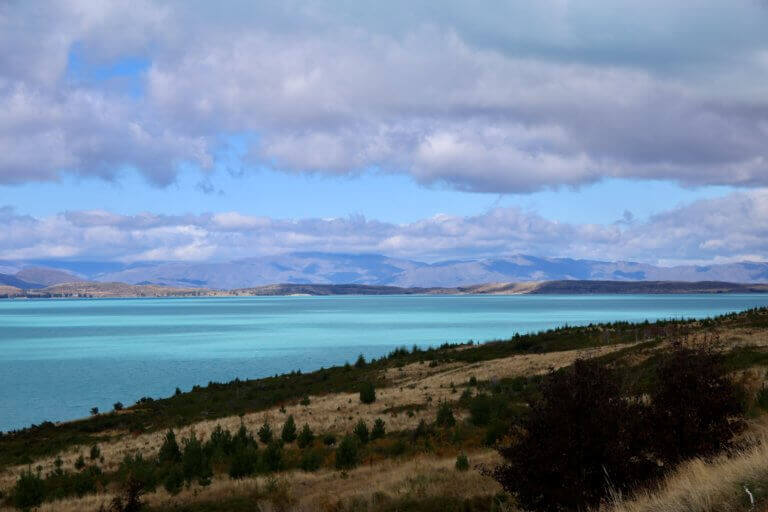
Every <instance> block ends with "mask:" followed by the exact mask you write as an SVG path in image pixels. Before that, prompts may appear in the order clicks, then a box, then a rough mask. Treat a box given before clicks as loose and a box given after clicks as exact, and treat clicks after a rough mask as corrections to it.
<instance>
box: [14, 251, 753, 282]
mask: <svg viewBox="0 0 768 512" xmlns="http://www.w3.org/2000/svg"><path fill="white" fill-rule="evenodd" d="M558 280H601V281H685V282H698V281H727V282H731V283H768V263H765V262H759V263H756V262H741V263H728V264H716V265H703V266H702V265H685V266H675V267H661V266H655V265H650V264H646V263H635V262H625V261H618V262H610V261H598V260H580V259H571V258H542V257H536V256H529V255H515V256H509V257H504V258H486V259H462V260H447V261H440V262H435V263H425V262H421V261H415V260H409V259H400V258H390V257H387V256H383V255H378V254H335V253H319V252H300V253H291V254H284V255H279V256H265V257H258V258H247V259H241V260H236V261H230V262H208V263H199V262H143V263H130V264H127V263H117V262H85V261H66V260H30V261H0V285H7V286H13V287H16V288H22V289H38V288H45V287H48V286H52V285H56V284H60V283H68V282H76V281H96V282H120V283H127V284H138V285H162V286H174V287H184V288H209V289H219V290H232V289H237V288H248V287H256V286H264V285H269V284H275V283H295V284H360V285H375V286H399V287H460V286H470V285H475V284H479V283H507V282H524V281H558Z"/></svg>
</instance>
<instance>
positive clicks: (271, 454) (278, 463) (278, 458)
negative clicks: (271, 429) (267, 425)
mask: <svg viewBox="0 0 768 512" xmlns="http://www.w3.org/2000/svg"><path fill="white" fill-rule="evenodd" d="M262 461H263V463H264V468H265V469H266V470H267V471H280V470H281V469H283V444H282V443H281V442H280V441H272V442H270V443H269V444H268V445H267V448H266V449H265V450H264V455H263V458H262Z"/></svg>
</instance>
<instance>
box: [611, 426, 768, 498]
mask: <svg viewBox="0 0 768 512" xmlns="http://www.w3.org/2000/svg"><path fill="white" fill-rule="evenodd" d="M749 435H750V436H751V437H753V438H755V437H758V439H756V440H754V443H755V444H753V446H752V447H751V448H747V449H744V450H743V451H741V452H739V453H737V454H735V455H733V456H731V457H720V458H718V459H716V460H713V461H709V462H707V461H703V460H701V459H694V460H692V461H689V462H687V463H685V464H683V465H682V466H681V467H680V468H678V469H677V470H675V471H674V472H672V474H670V475H669V476H668V477H667V478H666V479H665V480H664V481H663V482H662V483H661V485H660V486H659V487H658V488H657V489H652V490H648V491H643V492H640V493H638V494H637V495H636V496H632V497H629V498H627V499H626V500H621V499H616V500H615V501H614V503H613V504H611V505H610V506H608V507H604V508H603V509H602V510H603V512H737V511H746V510H768V508H766V507H765V506H764V505H763V506H762V508H752V507H751V505H750V501H749V496H748V494H747V491H746V490H745V487H746V489H749V492H751V493H752V494H753V496H754V497H755V498H756V499H759V498H762V499H763V500H764V499H765V498H766V497H767V496H768V428H767V427H766V425H765V421H764V420H763V421H761V422H760V423H759V424H758V425H755V426H753V429H752V431H751V433H750V434H749Z"/></svg>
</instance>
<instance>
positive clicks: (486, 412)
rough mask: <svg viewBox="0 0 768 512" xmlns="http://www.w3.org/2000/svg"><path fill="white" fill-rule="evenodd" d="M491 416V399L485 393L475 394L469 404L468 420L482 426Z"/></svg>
mask: <svg viewBox="0 0 768 512" xmlns="http://www.w3.org/2000/svg"><path fill="white" fill-rule="evenodd" d="M492 416H493V401H492V400H491V397H489V396H488V395H486V394H480V395H477V396H476V397H474V398H473V399H472V401H471V402H470V404H469V421H471V422H472V424H473V425H476V426H478V427H482V426H484V425H487V424H488V423H489V422H490V421H491V417H492Z"/></svg>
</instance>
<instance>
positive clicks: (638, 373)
mask: <svg viewBox="0 0 768 512" xmlns="http://www.w3.org/2000/svg"><path fill="white" fill-rule="evenodd" d="M672 342H675V343H685V344H696V343H707V344H710V345H715V346H717V347H718V350H719V351H720V352H722V353H723V354H724V355H725V360H724V362H725V365H726V366H727V371H728V372H729V374H730V375H731V376H732V378H733V379H734V380H736V381H738V382H739V385H740V386H742V387H743V388H744V389H745V390H746V391H745V399H744V401H745V402H744V403H745V408H746V411H747V412H746V414H747V415H748V416H749V418H750V419H749V422H750V425H751V426H750V430H749V435H751V436H753V437H754V436H757V435H758V433H759V432H760V428H761V426H762V424H763V419H762V418H763V410H764V408H765V407H768V394H764V393H763V392H762V389H763V387H762V386H763V381H764V378H765V373H766V367H768V310H765V309H759V310H752V311H747V312H744V313H739V314H732V315H725V316H722V317H719V318H717V319H714V320H706V321H693V320H691V321H664V322H656V323H641V324H632V323H623V322H622V323H614V324H601V325H592V326H587V327H570V328H562V329H556V330H550V331H546V332H542V333H538V334H531V335H524V336H515V337H513V338H511V339H508V340H499V341H495V342H490V343H485V344H482V345H469V344H466V345H446V346H443V347H440V348H435V349H429V350H419V349H418V348H410V349H408V348H403V349H399V350H396V351H394V352H393V353H391V354H390V355H389V356H388V357H386V358H382V359H380V360H376V361H364V360H360V361H357V362H354V361H353V362H350V364H347V365H344V366H340V367H334V368H329V369H323V370H319V371H316V372H312V373H306V374H302V373H298V372H294V373H292V374H287V375H281V376H275V377H270V378H266V379H258V380H250V381H238V380H236V381H233V382H229V383H209V384H208V385H207V386H200V387H196V388H195V389H193V391H191V392H188V393H181V392H179V393H178V394H175V395H174V396H171V397H169V398H166V399H162V400H151V399H143V400H141V401H140V402H139V403H137V404H135V405H133V406H130V407H125V408H122V409H121V410H119V411H113V412H109V413H106V414H99V415H95V416H93V417H91V418H88V419H85V420H81V421H76V422H69V423H63V424H51V423H46V424H43V425H38V426H34V427H32V428H29V429H25V430H22V431H19V432H13V433H8V434H6V435H3V436H2V437H0V489H2V492H3V495H4V496H5V498H4V500H5V506H7V507H11V506H12V504H13V497H14V496H15V495H16V494H17V491H18V486H17V482H18V480H19V478H20V477H21V475H23V474H24V472H25V471H28V470H31V471H32V473H33V475H36V474H39V475H40V478H41V481H42V482H43V483H42V484H41V485H42V486H43V489H44V490H43V491H42V492H43V494H44V496H45V500H46V501H45V503H44V504H43V508H42V509H43V510H64V511H66V510H94V511H95V510H97V509H98V508H99V506H100V505H101V504H105V505H106V506H108V505H109V503H110V500H111V499H112V497H113V496H115V495H120V494H123V493H124V488H125V485H126V483H127V482H129V481H130V480H131V479H132V478H139V479H143V480H144V485H145V490H146V494H145V495H144V496H143V498H142V501H143V502H144V503H145V504H146V506H147V507H149V509H150V510H188V511H204V510H210V511H213V510H235V511H237V510H254V507H255V506H256V504H260V505H259V506H261V509H262V510H269V509H274V510H292V509H297V510H438V509H440V510H503V509H507V510H516V508H515V505H514V499H513V497H511V496H509V495H507V494H505V493H503V492H502V490H501V487H500V486H499V485H498V484H497V483H496V482H495V481H494V480H493V479H492V478H490V477H489V476H487V475H485V474H484V473H483V471H481V469H482V466H483V465H484V466H485V467H486V468H489V467H493V466H494V465H496V464H498V463H499V460H500V459H499V455H498V454H497V453H496V451H495V450H494V448H493V447H494V446H495V445H497V444H498V443H504V442H505V439H507V436H508V435H509V431H508V427H509V425H510V424H514V423H515V422H517V421H518V420H519V419H520V418H524V417H525V416H526V415H527V414H528V410H529V409H528V406H527V405H526V404H528V403H529V402H531V401H535V400H536V399H537V397H539V396H540V393H541V384H542V379H544V378H545V377H544V376H545V375H547V374H548V373H549V372H550V371H552V370H556V369H558V368H566V367H569V365H571V364H572V363H573V362H574V361H575V360H577V359H580V358H581V359H583V358H587V359H592V360H599V361H602V362H604V363H605V364H608V365H610V366H611V367H612V368H614V369H616V370H617V371H620V372H621V373H622V374H623V375H625V376H626V377H627V379H628V380H629V381H631V382H633V383H634V384H633V385H635V386H636V388H637V389H639V390H651V389H653V386H654V385H655V384H654V379H655V378H656V377H655V372H656V369H657V367H658V364H659V361H660V360H661V358H663V355H664V354H665V353H666V351H667V350H668V348H669V346H670V344H671V343H672ZM366 385H371V386H373V388H374V390H375V401H373V402H371V403H365V402H364V401H362V400H361V398H362V397H361V388H362V387H363V386H366ZM764 395H766V396H765V397H764ZM289 417H290V418H291V419H292V422H293V423H294V424H295V425H296V431H297V434H298V433H300V432H301V430H302V429H303V427H304V425H307V427H308V429H309V430H311V431H312V433H313V435H314V438H313V439H312V440H311V441H309V442H308V444H303V443H301V442H300V441H299V440H297V439H294V438H293V437H292V436H291V435H290V432H289V435H288V436H287V437H285V439H284V441H283V442H282V443H275V442H274V441H273V442H271V443H270V442H265V440H264V439H260V437H259V431H260V430H261V429H262V427H263V426H264V425H265V424H269V425H270V427H271V430H272V431H273V437H275V438H279V437H280V436H281V433H282V430H283V428H284V426H285V425H286V423H291V421H289V419H288V418H289ZM377 420H379V421H380V422H383V427H384V428H383V433H382V432H381V431H379V432H378V434H376V435H375V437H376V438H375V439H370V438H371V437H372V436H373V430H374V425H376V424H377ZM361 422H362V423H363V424H364V425H365V429H362V430H367V431H368V435H367V438H368V439H367V440H366V442H362V434H361V427H359V424H360V423H361ZM168 429H173V431H174V433H175V437H176V440H177V444H178V446H179V447H180V448H179V450H180V452H183V454H184V455H183V457H184V460H183V461H180V462H179V463H178V464H179V466H178V468H181V469H178V471H179V472H180V473H179V474H174V471H177V469H176V468H177V466H176V465H175V464H176V463H175V462H172V461H170V462H169V460H170V459H169V460H166V461H165V462H163V459H162V457H161V456H160V455H158V454H162V453H164V452H163V448H162V447H163V446H164V445H165V444H167V443H166V438H165V436H166V432H167V430H168ZM289 430H290V429H289ZM347 436H348V437H349V438H350V439H352V440H354V443H352V442H351V441H350V443H352V444H354V445H355V449H354V452H355V453H354V454H353V456H352V462H350V463H349V464H347V465H344V464H342V465H339V460H340V459H343V458H344V457H345V456H346V455H344V454H345V453H346V452H344V448H343V447H346V446H347V444H345V443H346V441H345V437H347ZM237 439H239V441H237ZM190 443H191V444H190ZM195 443H198V444H195ZM300 444H301V446H300ZM198 445H199V449H198V450H199V452H195V451H194V450H193V449H192V448H188V447H189V446H193V447H194V446H198ZM94 446H96V447H97V448H96V451H97V452H98V453H97V454H96V456H94V457H91V455H92V452H93V450H94V448H93V447H94ZM760 446H761V445H759V444H755V443H745V444H743V445H741V447H740V449H741V450H742V451H740V452H738V453H737V454H736V455H737V456H736V458H733V457H731V458H727V457H726V458H723V459H722V460H721V459H715V460H710V461H708V462H692V463H690V464H691V465H687V466H686V465H684V466H681V468H680V469H679V470H678V472H677V473H674V474H672V475H671V476H670V477H669V479H668V480H667V481H665V483H662V484H659V485H660V487H659V491H658V492H655V491H654V492H651V491H643V492H644V493H646V494H642V495H639V496H638V497H637V498H636V499H634V500H631V501H623V502H620V503H616V504H614V505H611V506H614V507H615V508H616V510H617V511H618V510H626V511H630V510H632V511H635V510H638V511H639V510H684V508H677V509H673V508H669V509H665V508H663V506H661V505H659V503H662V504H664V503H667V504H668V502H665V501H664V500H673V499H675V500H677V499H682V498H680V496H681V493H683V494H684V492H683V491H682V490H681V489H683V488H684V487H685V485H684V484H681V483H680V482H685V481H686V478H689V479H690V478H693V476H691V475H694V476H696V478H699V480H698V483H697V485H699V486H700V487H701V488H702V489H704V491H702V492H709V490H708V489H709V488H710V487H711V488H712V489H711V492H712V493H714V494H716V495H717V496H723V497H722V498H717V500H721V501H716V500H715V501H713V500H714V498H712V499H710V500H709V501H708V500H707V499H704V498H702V500H700V501H702V503H703V505H701V506H699V508H692V509H693V510H747V508H738V507H742V506H743V505H744V503H743V498H744V497H745V496H746V494H744V491H743V489H741V488H740V486H741V485H742V484H743V482H747V481H748V480H749V479H751V480H749V481H748V482H747V485H749V488H750V490H751V492H752V493H753V495H754V496H757V499H758V501H759V502H760V503H762V501H760V500H763V499H765V494H766V492H765V491H763V490H762V489H763V487H761V486H762V485H763V483H762V482H764V480H760V479H763V478H764V475H765V474H768V458H767V457H766V456H765V454H766V453H767V452H765V450H764V449H762V448H761V447H760ZM196 449H197V448H196ZM188 450H191V451H189V452H188ZM761 450H762V451H761ZM166 451H167V450H166ZM194 453H200V454H202V455H200V456H199V457H198V458H197V459H194V457H193V454H194ZM81 455H82V456H83V459H82V460H81V461H80V462H78V460H79V459H80V456H81ZM137 455H140V457H139V458H137ZM347 455H348V454H347ZM462 455H466V456H467V459H468V470H467V471H466V472H465V471H459V470H457V469H455V466H456V465H457V457H460V456H462ZM158 457H160V458H158ZM200 457H202V458H200ZM249 457H250V458H249ZM724 457H725V456H724ZM187 459H189V460H187ZM193 459H194V460H197V463H194V460H193ZM190 461H191V462H190ZM200 461H205V462H200ZM276 461H277V462H276ZM739 461H741V462H739ZM201 464H202V466H200V465H201ZM238 464H239V465H240V466H238ZM697 464H698V465H697ZM459 465H461V464H459ZM478 465H480V466H478ZM203 466H204V467H203ZM201 467H202V469H200V468H201ZM233 467H244V468H245V470H243V471H242V472H243V474H242V475H240V474H238V473H237V471H235V473H234V474H236V475H237V476H236V477H233V476H232V475H233V469H232V468H233ZM195 468H197V469H195ZM686 471H687V472H688V473H686ZM718 472H723V475H725V473H727V474H728V475H730V476H727V477H726V476H723V475H721V476H720V477H718V478H714V477H710V476H705V474H706V475H709V474H710V473H711V474H712V475H715V474H718ZM761 472H762V473H761ZM686 474H688V476H687V477H686V476H685V475H686ZM179 475H181V476H179ZM174 479H176V480H180V481H181V483H179V484H178V486H175V485H173V484H174V481H175V480H174ZM707 479H709V480H707ZM705 480H706V481H708V482H709V484H707V485H709V487H707V485H705V483H704V482H705ZM168 482H170V484H168ZM177 483H178V482H177ZM715 483H716V484H717V485H715ZM766 483H768V482H766ZM15 486H16V487H15ZM715 487H717V489H715ZM167 488H169V489H170V490H169V489H167ZM767 489H768V487H767ZM689 494H692V493H691V492H689ZM665 497H668V498H665ZM689 498H690V497H689ZM729 500H730V501H729ZM720 502H722V503H726V502H727V503H729V505H728V507H731V508H706V506H711V505H712V504H713V503H720ZM707 503H709V505H707ZM734 503H735V504H734ZM705 505H706V506H705ZM606 506H607V505H606ZM664 506H666V505H664ZM697 506H698V505H697ZM643 507H645V508H643ZM660 507H661V508H660ZM702 507H703V508H702ZM685 510H687V509H685Z"/></svg>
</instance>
